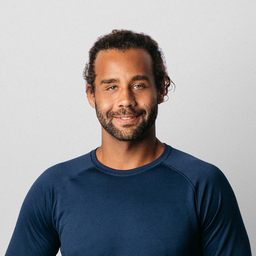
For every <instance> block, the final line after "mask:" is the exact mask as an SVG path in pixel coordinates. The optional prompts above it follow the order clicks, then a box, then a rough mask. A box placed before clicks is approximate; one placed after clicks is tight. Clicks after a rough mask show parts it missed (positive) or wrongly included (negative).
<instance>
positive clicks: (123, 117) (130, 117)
mask: <svg viewBox="0 0 256 256" xmlns="http://www.w3.org/2000/svg"><path fill="white" fill-rule="evenodd" d="M118 118H119V119H121V120H130V119H133V118H135V117H134V116H122V117H118Z"/></svg>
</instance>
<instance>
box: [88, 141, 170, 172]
mask: <svg viewBox="0 0 256 256" xmlns="http://www.w3.org/2000/svg"><path fill="white" fill-rule="evenodd" d="M171 150H172V148H171V147H170V146H169V145H167V144H165V148H164V151H163V153H162V154H161V155H160V156H159V157H158V158H157V159H156V160H154V161H153V162H151V163H148V164H146V165H143V166H140V167H138V168H134V169H128V170H117V169H112V168H110V167H107V166H105V165H103V164H101V163H100V162H99V161H98V159H97V157H96V149H94V150H93V151H91V154H90V155H91V159H92V162H93V163H94V165H95V166H96V167H97V168H98V169H99V170H100V171H102V172H105V173H108V174H110V175H114V176H131V175H135V174H138V173H141V172H144V171H146V170H149V169H151V168H153V167H155V166H156V165H158V164H160V163H161V162H162V161H163V160H165V159H166V158H167V156H168V155H169V154H170V152H171Z"/></svg>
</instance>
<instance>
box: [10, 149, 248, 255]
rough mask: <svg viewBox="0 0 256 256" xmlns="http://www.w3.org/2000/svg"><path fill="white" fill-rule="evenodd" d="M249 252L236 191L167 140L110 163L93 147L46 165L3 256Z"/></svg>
mask: <svg viewBox="0 0 256 256" xmlns="http://www.w3.org/2000/svg"><path fill="white" fill-rule="evenodd" d="M59 248H60V249H61V253H62V255H63V256H70V255H75V256H79V255H81V256H85V255H92V256H98V255H120V256H131V255H136V256H141V255H143V256H156V255H157V256H166V255H171V256H193V255H196V256H200V255H203V256H213V255H225V256H228V255H230V256H231V255H232V256H236V255H237V256H241V255H243V256H249V255H251V252H250V245H249V241H248V237H247V234H246V230H245V227H244V224H243V221H242V218H241V215H240V212H239V209H238V205H237V202H236V199H235V196H234V193H233V191H232V189H231V187H230V185H229V183H228V181H227V179H226V178H225V176H224V175H223V173H222V172H221V171H220V170H219V169H218V168H216V167H215V166H213V165H211V164H208V163H206V162H203V161H201V160H199V159H197V158H194V157H192V156H190V155H188V154H186V153H183V152H181V151H178V150H176V149H173V148H171V147H170V146H168V145H166V146H165V150H164V152H163V153H162V155H161V156H160V157H159V158H158V159H156V160H155V161H153V162H152V163H150V164H147V165H144V166H142V167H139V168H136V169H131V170H125V171H122V170H114V169H111V168H108V167H106V166H104V165H102V164H100V163H99V162H98V160H97V159H96V156H95V150H94V151H92V152H90V153H89V154H86V155H83V156H81V157H79V158H76V159H73V160H70V161H67V162H65V163H61V164H58V165H55V166H53V167H51V168H49V169H48V170H46V171H45V172H44V173H43V174H42V175H41V176H40V177H39V178H38V179H37V181H36V182H35V183H34V185H33V186H32V188H31V189H30V191H29V193H28V195H27V197H26V199H25V201H24V203H23V206H22V208H21V212H20V215H19V218H18V221H17V224H16V228H15V230H14V233H13V236H12V239H11V241H10V244H9V247H8V249H7V252H6V256H11V255H12V256H13V255H19V256H30V255H31V256H35V255H36V256H40V255H42V256H50V255H56V254H57V252H58V249H59Z"/></svg>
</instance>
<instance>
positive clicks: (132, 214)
mask: <svg viewBox="0 0 256 256" xmlns="http://www.w3.org/2000/svg"><path fill="white" fill-rule="evenodd" d="M185 183H186V182H185ZM182 185H183V184H180V183H179V185H177V184H176V183H173V182H170V181H169V182H166V181H165V182H164V181H163V180H160V181H159V180H158V181H157V180H154V182H153V181H152V180H147V179H146V180H141V179H139V180H137V179H135V177H134V178H127V179H109V180H108V181H106V180H105V181H104V180H101V179H100V180H97V182H96V180H95V181H94V180H90V179H87V180H86V179H85V180H83V181H81V180H80V181H79V182H78V181H72V182H70V184H68V185H67V186H66V187H65V189H64V190H62V191H61V193H60V195H59V197H58V201H57V204H56V209H55V214H54V222H55V226H56V228H57V231H58V233H59V236H60V240H61V251H62V255H63V256H65V255H147V256H150V255H183V256H184V255H190V256H191V255H200V253H199V252H198V248H199V247H200V246H199V240H200V234H199V228H198V222H197V215H196V208H195V203H194V195H193V192H192V191H189V190H190V189H191V188H190V187H189V186H187V185H186V186H185V184H184V186H185V187H182ZM85 252H87V253H88V252H89V253H88V254H87V253H85Z"/></svg>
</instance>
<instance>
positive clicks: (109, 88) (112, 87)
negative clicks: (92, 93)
mask: <svg viewBox="0 0 256 256" xmlns="http://www.w3.org/2000/svg"><path fill="white" fill-rule="evenodd" d="M116 89H117V86H116V85H113V86H110V87H108V88H107V90H108V91H114V90H116Z"/></svg>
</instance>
